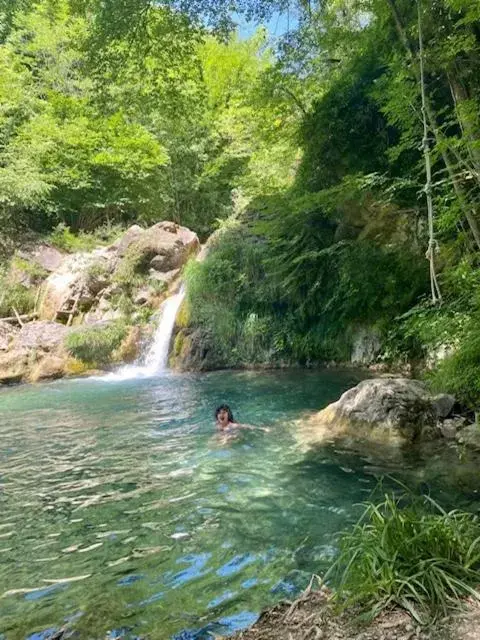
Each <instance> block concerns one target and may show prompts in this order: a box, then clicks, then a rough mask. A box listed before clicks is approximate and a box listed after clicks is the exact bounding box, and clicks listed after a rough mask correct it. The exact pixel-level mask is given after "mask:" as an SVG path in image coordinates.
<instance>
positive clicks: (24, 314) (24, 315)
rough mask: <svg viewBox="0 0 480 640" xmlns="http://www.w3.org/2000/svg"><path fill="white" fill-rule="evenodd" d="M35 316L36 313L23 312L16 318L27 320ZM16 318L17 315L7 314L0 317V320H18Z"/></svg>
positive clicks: (36, 315)
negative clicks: (4, 316) (5, 316)
mask: <svg viewBox="0 0 480 640" xmlns="http://www.w3.org/2000/svg"><path fill="white" fill-rule="evenodd" d="M37 317H38V313H23V314H22V315H19V316H18V318H20V319H21V320H22V321H23V320H26V321H27V322H28V321H29V320H34V319H35V318H37ZM18 318H17V316H8V317H7V318H0V320H3V321H4V322H18Z"/></svg>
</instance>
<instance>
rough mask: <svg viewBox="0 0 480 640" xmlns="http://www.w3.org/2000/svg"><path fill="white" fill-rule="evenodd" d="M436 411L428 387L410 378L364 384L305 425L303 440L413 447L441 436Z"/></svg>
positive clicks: (379, 380) (365, 381)
mask: <svg viewBox="0 0 480 640" xmlns="http://www.w3.org/2000/svg"><path fill="white" fill-rule="evenodd" d="M437 416H438V413H437V408H436V404H435V401H434V399H433V398H432V396H431V395H430V394H429V392H428V390H427V389H426V387H425V385H424V384H423V383H421V382H419V381H417V380H410V379H407V378H375V379H371V380H363V381H362V382H360V384H358V385H357V386H356V387H354V388H353V389H349V390H348V391H346V392H345V393H344V394H343V395H342V396H341V398H340V399H339V400H338V401H337V402H334V403H333V404H330V405H329V406H328V407H326V408H325V409H323V411H320V412H319V413H317V414H315V415H313V416H311V417H310V418H309V419H307V420H306V421H305V422H304V423H302V427H303V428H302V433H303V437H304V439H306V440H308V441H310V442H321V441H324V440H331V439H337V438H347V439H353V440H360V441H361V440H366V441H369V440H374V441H379V442H384V443H412V442H415V441H419V440H428V439H431V438H432V437H435V436H438V435H439V432H438V430H437V429H436V424H437Z"/></svg>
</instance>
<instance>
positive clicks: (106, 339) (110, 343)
mask: <svg viewBox="0 0 480 640" xmlns="http://www.w3.org/2000/svg"><path fill="white" fill-rule="evenodd" d="M127 331H128V328H127V326H126V325H125V324H124V323H122V322H112V323H110V324H108V325H102V326H93V327H85V328H82V329H79V330H78V331H73V332H72V333H70V334H69V335H68V336H67V338H66V340H65V347H66V349H67V351H68V352H69V353H70V354H71V355H72V356H73V357H75V358H77V359H78V360H81V361H82V362H85V363H87V364H89V365H92V366H101V365H105V364H108V363H109V362H111V361H112V358H113V354H114V351H115V350H116V349H118V347H119V346H120V344H121V343H122V340H123V339H124V338H125V337H126V335H127Z"/></svg>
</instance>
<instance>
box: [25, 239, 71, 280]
mask: <svg viewBox="0 0 480 640" xmlns="http://www.w3.org/2000/svg"><path fill="white" fill-rule="evenodd" d="M18 256H19V257H20V258H22V259H23V260H26V261H27V262H32V263H34V264H36V265H38V266H39V267H40V268H41V269H44V270H45V271H48V272H49V273H53V272H54V271H56V270H57V269H59V268H60V265H61V264H62V262H63V260H64V258H65V254H64V253H62V252H61V251H59V250H58V249H56V248H55V247H52V246H50V245H48V244H44V243H40V244H38V245H36V246H35V247H34V248H33V249H31V250H30V251H29V250H23V251H19V252H18Z"/></svg>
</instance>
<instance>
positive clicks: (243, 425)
mask: <svg viewBox="0 0 480 640" xmlns="http://www.w3.org/2000/svg"><path fill="white" fill-rule="evenodd" d="M236 426H237V427H239V428H240V429H250V431H264V432H265V433H268V432H269V431H270V429H269V428H268V427H257V426H254V425H252V424H237V425H236Z"/></svg>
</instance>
